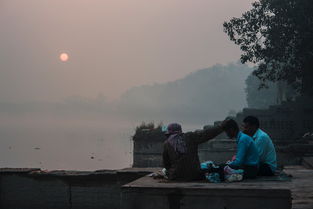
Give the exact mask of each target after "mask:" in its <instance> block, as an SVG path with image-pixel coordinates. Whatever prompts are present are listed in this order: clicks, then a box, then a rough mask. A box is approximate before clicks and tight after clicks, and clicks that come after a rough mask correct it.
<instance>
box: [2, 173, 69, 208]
mask: <svg viewBox="0 0 313 209" xmlns="http://www.w3.org/2000/svg"><path fill="white" fill-rule="evenodd" d="M0 190H1V208H5V209H43V208H45V209H55V208H58V209H69V208H70V202H69V199H70V198H69V186H68V185H67V184H66V183H65V182H63V181H61V180H59V179H57V178H55V177H41V178H38V177H36V178H33V177H32V176H30V175H27V174H25V175H16V174H13V175H12V174H8V175H6V174H3V175H1V184H0Z"/></svg>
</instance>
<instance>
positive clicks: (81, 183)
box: [0, 168, 155, 209]
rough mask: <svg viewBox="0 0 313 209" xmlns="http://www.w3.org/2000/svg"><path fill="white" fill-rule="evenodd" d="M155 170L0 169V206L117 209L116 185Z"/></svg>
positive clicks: (118, 196) (118, 192)
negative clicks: (46, 170) (49, 170)
mask: <svg viewBox="0 0 313 209" xmlns="http://www.w3.org/2000/svg"><path fill="white" fill-rule="evenodd" d="M154 170H155V169H149V168H147V169H134V168H130V169H123V170H101V171H94V172H89V171H88V172H80V171H75V172H74V171H51V172H44V171H41V170H40V169H7V168H3V169H0V208H3V209H4V208H5V209H30V208H31V209H43V208H45V209H50V208H51V209H56V208H58V209H80V208H82V209H89V208H92V209H98V208H99V209H100V208H101V209H105V208H108V209H119V208H120V187H121V186H122V185H124V184H126V183H129V182H131V181H133V180H135V179H138V178H140V177H142V176H144V175H147V174H148V173H151V172H153V171H154Z"/></svg>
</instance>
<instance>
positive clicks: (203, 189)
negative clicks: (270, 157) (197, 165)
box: [121, 177, 291, 209]
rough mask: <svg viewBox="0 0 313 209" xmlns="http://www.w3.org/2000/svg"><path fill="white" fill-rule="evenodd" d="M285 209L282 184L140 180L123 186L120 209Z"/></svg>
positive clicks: (288, 195) (288, 196)
mask: <svg viewBox="0 0 313 209" xmlns="http://www.w3.org/2000/svg"><path fill="white" fill-rule="evenodd" d="M135 208H136V209H141V208H142V209H159V208H162V209H167V208H168V209H172V208H182V209H183V208H186V209H189V208H190V209H202V208H211V209H221V208H227V209H245V208H247V209H252V208H253V209H288V208H291V192H290V190H289V189H288V187H286V186H284V183H281V182H280V183H276V182H275V183H273V182H258V183H254V182H240V183H231V184H230V183H220V184H210V183H207V182H197V183H164V182H160V180H154V179H152V178H150V177H143V178H141V179H138V180H136V181H134V182H132V183H130V184H127V185H125V186H123V187H122V196H121V209H135Z"/></svg>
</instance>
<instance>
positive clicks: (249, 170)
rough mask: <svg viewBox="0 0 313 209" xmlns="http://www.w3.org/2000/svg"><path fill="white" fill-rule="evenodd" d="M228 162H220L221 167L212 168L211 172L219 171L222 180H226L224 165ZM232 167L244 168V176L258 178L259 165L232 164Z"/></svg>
mask: <svg viewBox="0 0 313 209" xmlns="http://www.w3.org/2000/svg"><path fill="white" fill-rule="evenodd" d="M225 166H227V164H220V165H219V168H212V170H211V172H215V173H218V174H219V175H220V178H221V181H224V180H225V174H224V167H225ZM229 167H231V168H232V169H242V170H243V178H244V179H253V178H256V177H257V175H258V166H250V165H243V166H231V165H229Z"/></svg>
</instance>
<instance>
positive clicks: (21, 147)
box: [0, 63, 252, 170]
mask: <svg viewBox="0 0 313 209" xmlns="http://www.w3.org/2000/svg"><path fill="white" fill-rule="evenodd" d="M251 70H252V69H251V68H249V67H247V66H246V65H241V64H237V63H236V64H229V65H215V66H213V67H211V68H207V69H203V70H198V71H196V72H194V73H191V74H189V75H187V76H186V77H184V78H182V79H179V80H176V81H173V82H169V83H163V84H154V85H145V86H138V87H135V88H131V89H130V90H128V91H127V92H126V93H124V94H123V95H122V96H121V98H120V99H119V100H116V101H113V102H108V101H106V99H105V98H104V97H103V96H101V95H99V96H98V97H97V98H95V99H87V98H83V97H78V96H76V97H69V98H66V99H65V100H64V101H61V102H56V103H35V102H34V103H20V104H14V103H1V104H0V118H1V119H0V133H1V136H0V137H1V146H0V158H1V159H2V160H1V164H0V166H1V167H40V168H43V169H50V170H51V169H80V170H97V169H104V168H105V169H117V168H124V167H129V166H131V164H132V146H133V144H132V141H131V136H132V135H133V134H134V132H135V128H136V126H138V125H140V124H141V122H143V121H145V122H155V123H156V124H158V123H160V122H163V123H164V124H167V123H170V122H179V123H181V124H182V125H183V130H184V131H190V130H195V129H201V128H202V127H203V126H204V125H207V124H212V123H213V122H214V121H216V120H221V119H224V118H225V117H226V116H227V115H228V114H229V112H236V111H239V110H241V109H242V108H243V107H244V106H246V102H245V92H244V88H245V83H244V82H245V79H246V78H247V76H248V75H249V73H251Z"/></svg>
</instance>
